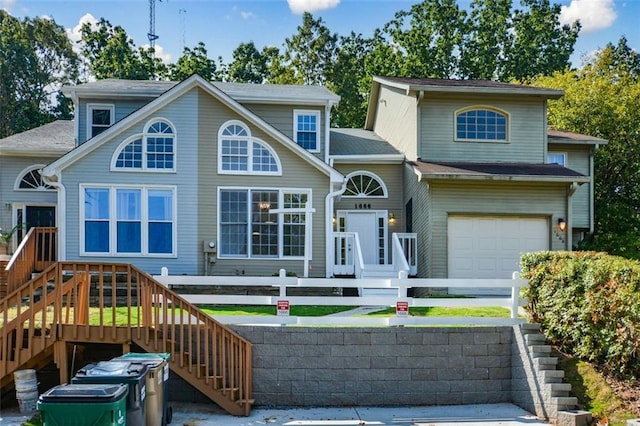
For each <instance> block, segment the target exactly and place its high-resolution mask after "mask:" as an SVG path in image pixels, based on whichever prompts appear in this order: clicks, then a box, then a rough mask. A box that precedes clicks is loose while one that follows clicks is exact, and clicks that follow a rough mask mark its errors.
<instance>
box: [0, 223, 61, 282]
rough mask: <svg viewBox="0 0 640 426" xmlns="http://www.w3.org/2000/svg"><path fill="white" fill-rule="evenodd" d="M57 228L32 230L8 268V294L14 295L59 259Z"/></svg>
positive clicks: (21, 243) (19, 246) (23, 240)
mask: <svg viewBox="0 0 640 426" xmlns="http://www.w3.org/2000/svg"><path fill="white" fill-rule="evenodd" d="M57 251H58V243H57V228H31V229H30V230H29V232H27V235H25V237H24V238H23V239H22V241H21V242H20V244H19V245H18V248H17V249H16V251H15V253H14V254H13V256H12V257H11V260H10V261H9V263H8V264H7V266H6V268H5V269H6V271H7V289H6V294H10V293H12V292H13V291H14V290H16V289H17V288H18V287H20V286H21V285H22V284H24V283H26V282H27V281H29V280H30V279H31V274H32V273H33V272H35V271H43V270H45V269H46V268H47V267H49V265H51V264H52V263H54V262H55V261H56V259H57Z"/></svg>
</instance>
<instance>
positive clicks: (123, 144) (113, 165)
mask: <svg viewBox="0 0 640 426" xmlns="http://www.w3.org/2000/svg"><path fill="white" fill-rule="evenodd" d="M158 122H162V123H165V124H166V125H168V126H169V127H171V129H172V130H173V133H171V135H172V137H173V153H172V154H173V168H171V169H159V168H149V167H147V138H148V137H149V135H156V133H149V128H150V127H151V126H153V125H154V124H156V123H158ZM158 134H159V133H158ZM137 139H142V167H140V168H134V167H117V166H116V164H117V162H118V157H120V154H121V153H122V151H123V150H124V149H125V148H126V147H127V146H129V144H131V143H133V142H135V141H136V140H137ZM177 141H178V134H177V131H176V126H174V125H173V123H172V122H171V121H170V120H168V119H166V118H163V117H154V118H152V119H150V120H148V121H147V122H146V123H145V125H144V128H143V132H142V133H136V134H135V135H131V136H129V137H128V138H126V139H125V140H124V141H122V142H121V143H120V145H118V147H117V148H116V149H115V150H114V151H113V155H112V156H111V165H110V168H109V169H110V170H111V171H112V172H124V173H127V172H128V173H131V172H146V173H175V172H176V168H177V167H176V165H177V162H178V153H177V151H178V150H177Z"/></svg>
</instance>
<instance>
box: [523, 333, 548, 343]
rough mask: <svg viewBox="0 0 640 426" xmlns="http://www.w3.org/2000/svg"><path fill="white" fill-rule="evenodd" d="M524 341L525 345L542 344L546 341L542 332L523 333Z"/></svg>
mask: <svg viewBox="0 0 640 426" xmlns="http://www.w3.org/2000/svg"><path fill="white" fill-rule="evenodd" d="M524 341H525V343H526V344H527V346H533V345H544V344H545V343H546V341H547V338H546V337H545V336H544V334H538V333H529V334H525V335H524Z"/></svg>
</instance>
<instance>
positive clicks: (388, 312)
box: [367, 306, 511, 318]
mask: <svg viewBox="0 0 640 426" xmlns="http://www.w3.org/2000/svg"><path fill="white" fill-rule="evenodd" d="M395 314H396V308H387V309H384V310H382V311H377V312H372V313H370V314H368V315H367V316H378V317H387V316H392V315H395ZM409 315H410V316H414V317H488V318H509V316H510V315H511V312H510V311H509V310H508V309H506V308H501V307H497V306H495V307H494V306H492V307H484V308H446V307H439V306H435V307H411V308H409Z"/></svg>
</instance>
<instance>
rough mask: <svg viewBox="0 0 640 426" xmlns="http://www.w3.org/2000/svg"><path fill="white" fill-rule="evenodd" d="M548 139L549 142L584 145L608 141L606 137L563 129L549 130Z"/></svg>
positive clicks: (601, 143)
mask: <svg viewBox="0 0 640 426" xmlns="http://www.w3.org/2000/svg"><path fill="white" fill-rule="evenodd" d="M547 140H548V141H549V143H562V144H583V145H604V144H606V143H607V142H608V141H607V140H606V139H600V138H596V137H595V136H589V135H582V134H580V133H573V132H565V131H563V130H554V129H549V130H547Z"/></svg>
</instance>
